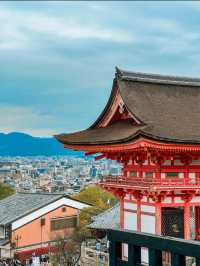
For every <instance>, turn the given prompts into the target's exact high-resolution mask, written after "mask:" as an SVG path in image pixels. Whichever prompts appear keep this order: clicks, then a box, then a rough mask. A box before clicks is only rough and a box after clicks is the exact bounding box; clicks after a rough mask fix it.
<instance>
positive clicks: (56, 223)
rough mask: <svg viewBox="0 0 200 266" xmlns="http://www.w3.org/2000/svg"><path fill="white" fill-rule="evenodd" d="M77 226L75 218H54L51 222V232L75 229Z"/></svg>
mask: <svg viewBox="0 0 200 266" xmlns="http://www.w3.org/2000/svg"><path fill="white" fill-rule="evenodd" d="M76 226H77V216H72V217H65V218H55V219H52V220H51V231H55V230H62V229H68V228H75V227H76Z"/></svg>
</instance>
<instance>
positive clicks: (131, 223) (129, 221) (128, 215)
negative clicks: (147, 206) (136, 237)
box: [123, 211, 137, 257]
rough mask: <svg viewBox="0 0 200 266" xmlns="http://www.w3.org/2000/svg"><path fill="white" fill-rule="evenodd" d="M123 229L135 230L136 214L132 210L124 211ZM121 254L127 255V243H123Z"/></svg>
mask: <svg viewBox="0 0 200 266" xmlns="http://www.w3.org/2000/svg"><path fill="white" fill-rule="evenodd" d="M124 229H127V230H137V215H136V213H133V212H126V211H125V212H124ZM123 256H124V257H128V245H127V244H123Z"/></svg>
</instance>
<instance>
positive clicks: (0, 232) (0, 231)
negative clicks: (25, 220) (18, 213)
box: [0, 225, 5, 238]
mask: <svg viewBox="0 0 200 266" xmlns="http://www.w3.org/2000/svg"><path fill="white" fill-rule="evenodd" d="M4 237H5V229H4V226H2V225H1V226H0V238H4Z"/></svg>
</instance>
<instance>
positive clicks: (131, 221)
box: [124, 211, 137, 230]
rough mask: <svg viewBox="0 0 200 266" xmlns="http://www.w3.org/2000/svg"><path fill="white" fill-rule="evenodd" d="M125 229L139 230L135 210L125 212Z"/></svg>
mask: <svg viewBox="0 0 200 266" xmlns="http://www.w3.org/2000/svg"><path fill="white" fill-rule="evenodd" d="M124 229H128V230H137V215H136V213H133V212H126V211H125V212H124Z"/></svg>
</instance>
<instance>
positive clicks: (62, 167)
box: [0, 156, 121, 195]
mask: <svg viewBox="0 0 200 266" xmlns="http://www.w3.org/2000/svg"><path fill="white" fill-rule="evenodd" d="M120 172H121V166H120V165H119V164H118V163H116V162H113V161H110V160H99V161H95V160H93V158H91V157H82V158H80V157H69V156H52V157H45V156H34V157H0V182H2V183H5V184H8V185H9V186H11V187H12V188H13V189H14V190H15V191H16V192H49V193H60V192H61V193H66V194H67V195H72V194H74V193H76V192H79V191H80V190H81V189H83V188H84V187H85V186H87V185H89V184H94V183H96V182H98V181H99V180H100V179H101V178H102V177H103V176H107V175H119V174H120Z"/></svg>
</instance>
